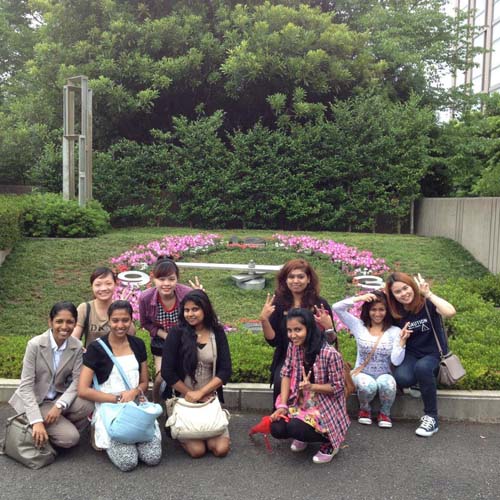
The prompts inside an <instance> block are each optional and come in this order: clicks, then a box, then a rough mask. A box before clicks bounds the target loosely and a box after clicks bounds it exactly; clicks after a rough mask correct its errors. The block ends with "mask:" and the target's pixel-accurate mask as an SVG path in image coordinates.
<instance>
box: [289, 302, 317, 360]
mask: <svg viewBox="0 0 500 500" xmlns="http://www.w3.org/2000/svg"><path fill="white" fill-rule="evenodd" d="M291 319H296V320H298V321H300V323H302V324H303V325H304V326H305V327H306V331H307V334H306V339H305V341H304V360H305V364H306V365H307V366H309V367H311V366H312V365H313V364H314V361H315V360H316V356H317V355H318V354H319V352H320V351H321V348H322V347H323V344H325V343H326V336H325V334H324V333H323V332H322V331H321V330H320V329H319V328H318V325H317V324H316V320H315V319H314V314H313V313H312V312H311V311H309V309H304V308H294V309H290V310H289V311H288V315H287V317H286V321H287V323H288V321H290V320H291Z"/></svg>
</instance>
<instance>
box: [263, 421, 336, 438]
mask: <svg viewBox="0 0 500 500" xmlns="http://www.w3.org/2000/svg"><path fill="white" fill-rule="evenodd" d="M271 436H273V437H274V438H276V439H289V438H293V439H297V440H299V441H304V442H305V443H327V442H328V439H327V438H326V437H325V436H324V435H323V434H321V433H319V432H316V431H315V430H314V429H313V428H312V427H311V426H310V425H308V424H306V423H305V422H303V421H302V420H299V419H298V418H291V419H290V422H286V421H285V420H282V419H280V420H277V421H276V422H273V423H272V424H271Z"/></svg>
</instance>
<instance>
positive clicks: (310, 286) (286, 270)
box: [260, 259, 336, 401]
mask: <svg viewBox="0 0 500 500" xmlns="http://www.w3.org/2000/svg"><path fill="white" fill-rule="evenodd" d="M319 292H320V286H319V278H318V275H317V274H316V271H315V270H314V269H313V267H312V266H311V264H309V262H307V261H306V260H305V259H292V260H290V261H288V262H286V263H285V265H284V266H283V267H282V268H281V270H280V271H279V273H278V274H277V276H276V291H275V292H274V295H273V296H272V297H271V296H270V295H269V294H268V295H267V299H266V302H265V304H264V307H263V308H262V312H261V313H260V321H261V324H262V330H263V332H264V338H265V339H266V341H267V343H268V344H269V345H271V346H272V347H274V355H273V361H272V364H271V383H272V384H273V401H276V398H277V397H278V395H279V394H280V390H281V389H280V386H281V376H280V372H281V367H282V366H283V362H284V360H285V356H286V352H287V348H288V343H289V340H288V335H287V330H286V315H287V311H288V310H289V309H292V308H305V309H309V310H311V311H313V312H315V313H316V321H317V322H318V326H319V328H320V330H323V331H324V332H325V334H326V335H327V338H328V341H329V342H333V340H335V337H336V335H335V330H334V328H333V317H332V312H331V310H330V305H329V304H328V302H327V301H326V300H325V299H324V298H323V297H321V296H320V295H319Z"/></svg>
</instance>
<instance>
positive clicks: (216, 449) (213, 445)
mask: <svg viewBox="0 0 500 500" xmlns="http://www.w3.org/2000/svg"><path fill="white" fill-rule="evenodd" d="M229 447H230V442H229V439H228V438H218V439H214V440H209V441H208V442H207V448H208V449H209V450H210V451H211V452H212V453H213V454H214V456H216V457H219V458H222V457H225V456H226V455H227V454H228V453H229Z"/></svg>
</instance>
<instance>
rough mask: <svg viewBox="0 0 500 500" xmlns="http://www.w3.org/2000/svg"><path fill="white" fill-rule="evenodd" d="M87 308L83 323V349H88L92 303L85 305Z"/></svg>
mask: <svg viewBox="0 0 500 500" xmlns="http://www.w3.org/2000/svg"><path fill="white" fill-rule="evenodd" d="M85 304H86V306H87V309H86V312H85V321H84V323H83V347H87V339H88V335H89V322H90V302H86V303H85Z"/></svg>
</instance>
